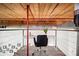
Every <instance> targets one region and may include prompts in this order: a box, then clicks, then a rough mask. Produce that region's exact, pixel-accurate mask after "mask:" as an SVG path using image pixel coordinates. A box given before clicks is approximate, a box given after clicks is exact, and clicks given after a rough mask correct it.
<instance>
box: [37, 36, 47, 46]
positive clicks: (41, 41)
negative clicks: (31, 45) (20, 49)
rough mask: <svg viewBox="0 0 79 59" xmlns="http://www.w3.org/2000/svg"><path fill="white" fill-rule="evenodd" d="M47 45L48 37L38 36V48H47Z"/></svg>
mask: <svg viewBox="0 0 79 59" xmlns="http://www.w3.org/2000/svg"><path fill="white" fill-rule="evenodd" d="M47 44H48V38H47V35H38V36H37V41H36V42H35V46H37V47H40V46H47Z"/></svg>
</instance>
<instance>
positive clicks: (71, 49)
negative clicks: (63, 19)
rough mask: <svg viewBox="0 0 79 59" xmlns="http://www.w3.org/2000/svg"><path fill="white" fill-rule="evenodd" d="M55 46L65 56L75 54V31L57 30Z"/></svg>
mask: <svg viewBox="0 0 79 59" xmlns="http://www.w3.org/2000/svg"><path fill="white" fill-rule="evenodd" d="M57 33H58V34H57V46H58V48H59V49H60V50H61V51H62V52H64V53H65V55H67V56H75V55H76V44H77V32H75V31H57Z"/></svg>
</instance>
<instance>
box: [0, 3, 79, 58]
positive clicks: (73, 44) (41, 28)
mask: <svg viewBox="0 0 79 59" xmlns="http://www.w3.org/2000/svg"><path fill="white" fill-rule="evenodd" d="M78 27H79V4H78V3H76V4H74V3H0V56H78V55H79V51H78V50H79V42H78V41H79V29H78Z"/></svg>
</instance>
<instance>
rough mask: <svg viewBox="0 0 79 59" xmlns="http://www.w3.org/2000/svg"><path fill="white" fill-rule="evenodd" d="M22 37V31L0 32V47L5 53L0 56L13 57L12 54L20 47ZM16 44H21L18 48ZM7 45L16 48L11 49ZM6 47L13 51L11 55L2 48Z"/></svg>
mask: <svg viewBox="0 0 79 59" xmlns="http://www.w3.org/2000/svg"><path fill="white" fill-rule="evenodd" d="M22 39H23V36H22V31H21V30H18V31H17V30H14V31H0V47H1V48H2V50H3V51H5V53H3V52H0V56H1V55H2V56H3V55H10V56H12V55H14V52H16V51H17V50H18V49H20V47H21V46H22V43H23V41H22ZM17 43H21V46H20V47H17ZM9 44H11V46H12V45H14V46H15V47H16V48H17V49H16V48H15V49H12V48H11V46H9ZM4 45H6V46H7V48H9V50H13V51H14V52H13V53H9V51H7V50H6V49H3V46H4Z"/></svg>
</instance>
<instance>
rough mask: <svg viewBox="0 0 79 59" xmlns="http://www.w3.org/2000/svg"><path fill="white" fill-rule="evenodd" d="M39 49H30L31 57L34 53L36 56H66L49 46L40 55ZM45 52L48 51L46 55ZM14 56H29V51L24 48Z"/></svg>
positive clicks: (31, 47) (32, 47)
mask: <svg viewBox="0 0 79 59" xmlns="http://www.w3.org/2000/svg"><path fill="white" fill-rule="evenodd" d="M37 49H39V48H37V47H34V46H30V47H29V56H32V54H33V53H34V56H65V54H64V53H63V52H62V51H60V50H59V49H58V48H55V47H54V46H47V47H43V48H42V51H41V54H39V51H38V52H37V51H36V50H37ZM44 50H46V53H44ZM14 56H27V49H26V47H22V48H21V49H20V50H18V51H17V52H15V53H14Z"/></svg>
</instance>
